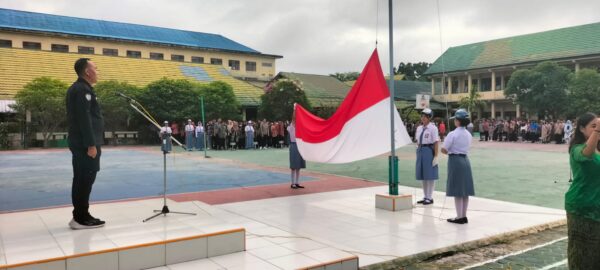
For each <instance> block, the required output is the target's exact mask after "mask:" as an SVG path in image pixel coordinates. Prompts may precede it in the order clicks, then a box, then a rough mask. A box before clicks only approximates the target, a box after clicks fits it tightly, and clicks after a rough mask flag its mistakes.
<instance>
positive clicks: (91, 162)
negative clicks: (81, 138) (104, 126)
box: [70, 146, 102, 222]
mask: <svg viewBox="0 0 600 270" xmlns="http://www.w3.org/2000/svg"><path fill="white" fill-rule="evenodd" d="M96 149H97V151H98V154H97V155H96V158H94V159H92V158H91V157H90V156H88V155H87V148H71V149H70V150H71V153H72V154H73V160H72V163H73V186H72V188H71V200H72V202H73V218H74V219H75V221H77V222H83V221H85V219H86V218H87V217H88V215H89V208H90V193H92V186H93V185H94V182H95V181H96V173H98V171H99V170H100V155H101V153H102V150H101V149H100V146H96Z"/></svg>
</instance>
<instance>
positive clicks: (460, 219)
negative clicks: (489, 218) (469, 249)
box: [446, 217, 469, 224]
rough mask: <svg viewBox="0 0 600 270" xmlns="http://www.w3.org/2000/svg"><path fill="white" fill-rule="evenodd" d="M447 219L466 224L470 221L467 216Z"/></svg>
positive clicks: (451, 221)
mask: <svg viewBox="0 0 600 270" xmlns="http://www.w3.org/2000/svg"><path fill="white" fill-rule="evenodd" d="M446 221H448V222H450V223H455V224H466V223H469V220H468V219H467V217H463V218H449V219H447V220H446Z"/></svg>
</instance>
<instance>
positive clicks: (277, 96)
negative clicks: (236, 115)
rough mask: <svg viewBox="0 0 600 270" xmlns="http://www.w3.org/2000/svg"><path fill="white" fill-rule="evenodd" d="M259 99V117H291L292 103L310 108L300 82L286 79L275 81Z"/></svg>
mask: <svg viewBox="0 0 600 270" xmlns="http://www.w3.org/2000/svg"><path fill="white" fill-rule="evenodd" d="M260 99H261V104H260V106H259V107H258V114H259V115H260V118H266V119H269V120H272V121H280V120H287V119H292V113H293V112H294V103H298V104H300V105H302V107H304V108H305V109H307V110H311V109H312V107H311V106H310V103H309V101H308V98H307V97H306V94H305V93H304V90H302V87H301V85H300V83H299V82H297V81H292V80H288V79H281V80H279V81H277V82H276V83H275V85H274V86H273V87H272V88H271V89H270V90H268V91H266V92H265V93H264V94H263V95H262V96H261V98H260Z"/></svg>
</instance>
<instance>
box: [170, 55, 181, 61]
mask: <svg viewBox="0 0 600 270" xmlns="http://www.w3.org/2000/svg"><path fill="white" fill-rule="evenodd" d="M171 61H177V62H183V55H180V54H171Z"/></svg>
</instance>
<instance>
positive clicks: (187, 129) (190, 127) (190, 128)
mask: <svg viewBox="0 0 600 270" xmlns="http://www.w3.org/2000/svg"><path fill="white" fill-rule="evenodd" d="M185 131H194V125H185Z"/></svg>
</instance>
